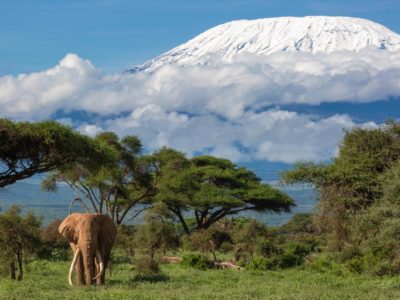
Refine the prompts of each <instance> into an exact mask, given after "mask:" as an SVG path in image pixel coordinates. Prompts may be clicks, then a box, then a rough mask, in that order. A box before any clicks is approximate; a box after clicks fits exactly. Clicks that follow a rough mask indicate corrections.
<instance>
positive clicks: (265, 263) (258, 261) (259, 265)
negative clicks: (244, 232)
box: [246, 256, 279, 271]
mask: <svg viewBox="0 0 400 300" xmlns="http://www.w3.org/2000/svg"><path fill="white" fill-rule="evenodd" d="M278 264H279V263H278V261H277V260H276V259H272V258H265V257H262V256H256V257H254V258H253V259H252V260H251V261H250V263H249V264H248V265H247V266H246V269H247V270H254V271H268V270H275V269H276V268H277V266H278Z"/></svg>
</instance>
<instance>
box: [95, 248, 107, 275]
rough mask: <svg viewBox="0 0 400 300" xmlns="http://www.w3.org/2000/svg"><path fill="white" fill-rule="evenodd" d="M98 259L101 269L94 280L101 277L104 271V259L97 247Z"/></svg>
mask: <svg viewBox="0 0 400 300" xmlns="http://www.w3.org/2000/svg"><path fill="white" fill-rule="evenodd" d="M96 259H97V261H98V262H99V266H100V271H99V274H97V275H96V277H94V278H93V280H95V279H97V278H99V277H101V276H102V275H103V273H104V263H103V259H102V258H101V255H100V251H99V249H96Z"/></svg>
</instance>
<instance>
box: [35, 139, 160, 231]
mask: <svg viewBox="0 0 400 300" xmlns="http://www.w3.org/2000/svg"><path fill="white" fill-rule="evenodd" d="M94 141H95V142H96V143H97V144H99V145H102V147H103V148H106V149H108V152H107V153H109V155H108V161H107V163H106V164H104V163H101V162H99V164H98V165H97V168H90V167H87V166H86V165H83V164H80V163H71V164H68V165H67V166H65V167H64V168H62V169H59V170H57V171H54V172H52V173H51V174H50V175H49V176H48V177H47V178H46V179H45V180H44V181H43V183H42V186H43V188H45V189H46V190H52V191H54V190H56V188H57V185H56V183H57V182H64V183H67V184H68V185H69V186H70V187H71V188H72V189H73V190H74V192H75V194H76V195H78V197H77V198H76V199H75V200H74V202H73V203H71V206H72V204H74V203H78V202H79V203H80V204H81V205H82V206H84V208H85V209H86V210H87V211H91V212H96V213H104V214H107V215H109V216H110V217H111V218H112V219H113V220H114V222H115V223H116V224H121V223H122V221H124V219H125V218H126V217H127V216H130V217H134V216H135V215H134V214H133V210H134V209H135V208H136V207H140V209H139V212H141V211H142V210H144V209H146V208H148V207H149V205H150V203H151V202H152V197H153V196H154V194H155V192H156V190H155V183H154V180H155V175H154V174H153V173H154V170H153V169H152V167H151V160H149V159H148V157H147V156H145V155H142V154H141V153H142V144H141V142H140V140H139V138H138V137H136V136H125V137H124V138H122V139H120V138H119V137H118V136H117V135H116V134H114V133H112V132H103V133H100V134H98V135H97V136H96V137H95V139H94Z"/></svg>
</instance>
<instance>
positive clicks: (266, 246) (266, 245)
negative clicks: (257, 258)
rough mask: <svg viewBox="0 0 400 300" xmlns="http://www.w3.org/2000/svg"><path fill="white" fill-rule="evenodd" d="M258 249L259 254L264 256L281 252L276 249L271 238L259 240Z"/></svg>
mask: <svg viewBox="0 0 400 300" xmlns="http://www.w3.org/2000/svg"><path fill="white" fill-rule="evenodd" d="M259 251H260V254H261V255H262V256H265V257H271V256H273V255H277V254H279V253H280V252H281V251H280V249H278V247H277V246H276V245H275V244H274V243H273V242H272V241H271V240H267V239H263V240H261V241H260V243H259Z"/></svg>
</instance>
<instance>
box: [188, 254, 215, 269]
mask: <svg viewBox="0 0 400 300" xmlns="http://www.w3.org/2000/svg"><path fill="white" fill-rule="evenodd" d="M181 264H182V265H183V266H187V267H192V268H195V269H198V270H203V271H205V270H207V269H211V268H213V267H214V263H213V262H212V261H211V260H210V259H209V258H208V257H207V256H206V255H203V254H200V253H186V254H184V255H183V257H182V263H181Z"/></svg>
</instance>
